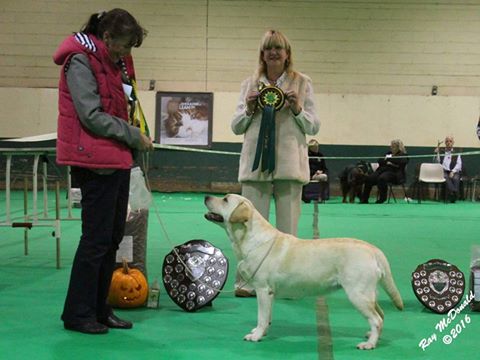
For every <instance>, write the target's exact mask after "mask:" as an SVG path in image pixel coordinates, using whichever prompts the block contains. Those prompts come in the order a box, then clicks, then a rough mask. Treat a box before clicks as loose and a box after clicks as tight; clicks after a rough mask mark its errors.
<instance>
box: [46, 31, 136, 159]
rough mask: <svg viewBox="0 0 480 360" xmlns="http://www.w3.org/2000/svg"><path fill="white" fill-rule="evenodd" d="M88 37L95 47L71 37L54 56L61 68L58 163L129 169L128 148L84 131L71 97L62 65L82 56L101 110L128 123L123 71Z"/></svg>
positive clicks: (129, 63)
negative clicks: (93, 84) (86, 64)
mask: <svg viewBox="0 0 480 360" xmlns="http://www.w3.org/2000/svg"><path fill="white" fill-rule="evenodd" d="M89 38H90V40H91V41H92V42H93V44H94V46H92V45H91V43H90V46H87V45H83V44H81V43H80V42H78V41H77V40H76V39H75V37H74V35H72V36H70V37H68V38H66V39H65V40H64V41H63V42H62V43H61V44H60V46H59V48H58V49H57V51H56V52H55V54H54V56H53V59H54V61H55V63H56V64H57V65H62V71H61V73H60V81H59V87H58V89H59V99H58V110H59V115H58V127H57V163H59V164H61V165H71V166H80V167H85V168H94V169H95V168H96V169H99V168H104V169H129V168H131V166H132V164H133V160H132V152H131V149H130V148H128V147H127V146H126V145H125V144H123V143H121V142H119V141H117V140H114V139H109V138H105V137H101V136H98V135H95V134H93V133H91V132H90V131H89V130H87V129H86V128H84V127H83V126H82V124H81V122H80V120H79V118H78V116H77V113H76V111H75V106H74V104H73V101H72V97H71V96H70V92H69V89H68V85H67V81H66V76H65V66H68V64H69V60H70V58H71V56H72V55H74V54H78V53H83V54H85V55H87V56H88V58H89V61H90V66H91V68H92V71H93V73H94V75H95V78H96V79H97V84H98V91H99V94H100V98H101V103H102V107H103V111H104V112H106V113H108V114H111V115H115V116H117V117H119V118H121V119H124V120H125V121H128V113H127V102H126V100H125V95H124V92H123V88H122V75H121V72H122V69H120V68H119V67H118V66H117V65H115V64H114V63H113V62H112V61H111V60H110V57H109V55H108V52H107V48H106V47H105V45H104V43H103V42H102V41H100V40H98V39H97V38H96V37H94V36H93V35H89ZM125 60H126V61H125V63H126V65H127V73H128V75H129V76H130V77H131V78H133V77H134V71H133V62H132V59H131V57H129V58H128V59H125Z"/></svg>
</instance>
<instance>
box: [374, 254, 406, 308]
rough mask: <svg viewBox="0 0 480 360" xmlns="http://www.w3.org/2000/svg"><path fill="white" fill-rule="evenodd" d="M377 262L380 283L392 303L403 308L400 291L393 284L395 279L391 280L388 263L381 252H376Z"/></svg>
mask: <svg viewBox="0 0 480 360" xmlns="http://www.w3.org/2000/svg"><path fill="white" fill-rule="evenodd" d="M376 257H377V262H378V264H379V265H380V268H381V269H382V277H381V278H380V284H381V285H382V287H383V289H384V290H385V292H386V293H387V294H388V296H390V299H392V301H393V304H394V305H395V307H396V308H397V309H398V310H403V300H402V297H401V295H400V292H399V291H398V289H397V286H396V285H395V281H393V276H392V271H391V270H390V264H389V263H388V260H387V258H386V257H385V255H384V254H383V253H382V252H381V251H378V252H377V256H376Z"/></svg>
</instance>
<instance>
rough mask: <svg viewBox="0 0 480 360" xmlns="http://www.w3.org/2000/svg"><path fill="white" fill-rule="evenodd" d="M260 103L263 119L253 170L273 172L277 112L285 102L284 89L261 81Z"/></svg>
mask: <svg viewBox="0 0 480 360" xmlns="http://www.w3.org/2000/svg"><path fill="white" fill-rule="evenodd" d="M259 91H260V94H259V95H258V104H259V105H260V108H262V121H261V123H260V130H259V132H258V140H257V148H256V151H255V159H254V161H253V166H252V171H255V170H257V169H258V167H259V166H260V163H261V167H260V171H261V172H264V171H268V174H271V173H272V172H273V171H274V170H275V112H276V111H277V110H280V109H281V108H282V107H283V105H284V104H285V94H284V93H283V91H282V89H280V88H278V87H276V86H272V85H265V84H263V83H260V87H259Z"/></svg>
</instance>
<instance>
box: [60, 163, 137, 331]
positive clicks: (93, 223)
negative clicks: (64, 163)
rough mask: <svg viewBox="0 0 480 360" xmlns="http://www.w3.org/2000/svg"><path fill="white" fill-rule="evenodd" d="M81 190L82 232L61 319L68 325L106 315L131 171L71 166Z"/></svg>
mask: <svg viewBox="0 0 480 360" xmlns="http://www.w3.org/2000/svg"><path fill="white" fill-rule="evenodd" d="M72 177H74V178H75V181H77V183H78V184H79V186H80V189H81V191H82V202H81V205H82V235H81V238H80V242H79V244H78V248H77V252H76V254H75V258H74V260H73V265H72V272H71V275H70V284H69V286H68V292H67V297H66V300H65V307H64V310H63V314H62V320H63V321H64V322H66V323H69V324H78V323H82V322H83V323H84V322H89V321H97V320H99V319H104V318H106V317H107V316H109V315H110V314H111V312H112V310H111V308H110V307H109V306H108V305H107V304H106V299H107V296H108V290H109V288H110V282H111V280H112V273H113V270H114V266H115V256H116V251H117V249H118V244H120V242H121V241H122V239H123V233H124V230H125V221H126V216H127V206H128V194H129V187H130V170H116V171H115V172H114V173H113V174H110V175H99V174H97V173H94V172H92V171H90V170H87V169H84V168H78V167H75V168H72Z"/></svg>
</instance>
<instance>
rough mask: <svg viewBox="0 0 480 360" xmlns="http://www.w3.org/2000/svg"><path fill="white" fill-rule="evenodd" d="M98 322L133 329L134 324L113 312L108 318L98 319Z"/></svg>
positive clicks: (116, 327)
mask: <svg viewBox="0 0 480 360" xmlns="http://www.w3.org/2000/svg"><path fill="white" fill-rule="evenodd" d="M98 322H99V323H100V324H103V325H106V326H108V327H109V328H112V329H131V328H132V327H133V324H132V323H131V322H130V321H127V320H122V319H120V318H118V317H116V316H115V315H114V314H111V315H110V316H109V317H107V318H106V319H102V320H98Z"/></svg>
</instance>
